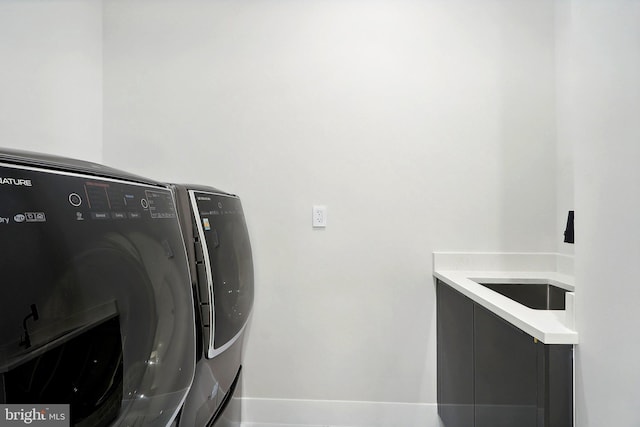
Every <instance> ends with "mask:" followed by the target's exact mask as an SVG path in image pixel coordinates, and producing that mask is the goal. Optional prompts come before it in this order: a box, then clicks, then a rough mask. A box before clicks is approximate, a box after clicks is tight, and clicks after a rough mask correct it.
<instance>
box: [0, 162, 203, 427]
mask: <svg viewBox="0 0 640 427" xmlns="http://www.w3.org/2000/svg"><path fill="white" fill-rule="evenodd" d="M0 235H1V236H2V238H1V239H0V253H1V254H2V256H0V277H1V281H2V287H1V288H0V403H3V404H20V405H24V408H25V410H27V409H28V408H29V409H30V408H34V409H36V410H38V411H40V410H44V409H42V408H44V407H45V406H46V405H50V404H69V405H70V409H71V411H70V415H71V420H70V421H71V425H74V426H87V427H100V426H108V425H116V426H143V425H144V426H147V425H148V426H166V425H170V424H171V423H172V422H173V421H174V420H175V417H176V415H177V412H178V411H179V409H180V407H181V406H182V404H183V402H184V399H185V397H186V395H187V392H188V389H189V387H190V385H191V382H192V379H193V374H194V370H195V366H194V360H195V328H194V305H193V294H192V288H191V279H190V277H189V270H188V263H187V259H186V251H185V247H184V241H183V240H182V235H181V230H180V226H179V222H178V219H177V214H176V208H175V203H174V199H173V195H172V193H171V191H170V190H169V189H168V188H166V187H165V186H163V185H161V184H159V183H156V182H153V181H151V180H148V179H145V178H141V177H137V176H133V175H129V174H127V173H125V172H121V171H117V170H113V169H110V168H107V167H104V166H101V165H97V164H93V163H87V162H80V161H73V160H68V159H63V158H57V157H51V156H43V155H36V154H33V153H21V152H13V151H7V150H4V151H0Z"/></svg>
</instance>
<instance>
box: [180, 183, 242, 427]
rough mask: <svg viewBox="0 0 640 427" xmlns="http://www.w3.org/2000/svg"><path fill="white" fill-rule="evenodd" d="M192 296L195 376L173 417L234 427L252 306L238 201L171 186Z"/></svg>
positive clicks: (194, 426)
mask: <svg viewBox="0 0 640 427" xmlns="http://www.w3.org/2000/svg"><path fill="white" fill-rule="evenodd" d="M171 188H172V190H173V191H174V194H175V198H176V201H177V205H178V215H179V217H180V222H181V225H182V231H183V234H184V239H185V242H186V247H187V254H188V258H189V265H190V268H191V277H192V278H193V288H194V294H195V295H196V331H197V334H198V337H197V340H196V342H197V350H196V358H197V360H196V373H195V377H194V381H193V386H192V387H191V390H190V392H189V395H188V396H187V399H186V402H185V404H184V407H183V409H182V411H181V413H180V416H179V425H180V426H185V427H201V426H216V427H227V426H238V425H240V402H241V401H240V399H239V396H241V390H240V388H241V384H242V380H241V375H242V349H243V344H244V338H245V337H244V335H245V331H246V328H247V323H248V320H249V316H250V314H251V310H252V307H253V298H254V281H253V259H252V253H251V244H250V242H249V234H248V231H247V225H246V221H245V217H244V212H243V209H242V204H241V202H240V199H239V198H238V197H237V196H235V195H233V194H229V193H227V192H224V191H221V190H218V189H216V188H212V187H206V186H197V185H171Z"/></svg>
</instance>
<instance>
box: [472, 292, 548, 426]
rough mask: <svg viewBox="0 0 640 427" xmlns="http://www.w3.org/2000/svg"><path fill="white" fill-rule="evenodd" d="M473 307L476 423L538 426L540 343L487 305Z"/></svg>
mask: <svg viewBox="0 0 640 427" xmlns="http://www.w3.org/2000/svg"><path fill="white" fill-rule="evenodd" d="M474 309H475V316H474V320H475V321H474V332H475V343H474V353H475V360H474V362H475V365H474V374H475V375H474V379H475V381H474V389H475V426H476V427H514V426H518V427H536V425H537V421H536V420H537V407H538V402H537V388H538V387H537V386H538V384H537V378H538V375H537V373H538V351H537V350H538V347H537V344H536V343H535V342H534V340H533V338H532V337H531V336H529V335H527V334H525V333H524V332H522V331H521V330H519V329H518V328H516V327H515V326H513V325H511V324H509V323H507V322H506V321H505V320H503V319H501V318H499V317H498V316H496V315H495V314H493V313H491V312H489V311H488V310H486V309H485V308H483V307H481V306H479V305H477V304H476V305H475V307H474ZM539 345H540V346H542V344H539Z"/></svg>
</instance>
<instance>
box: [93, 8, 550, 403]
mask: <svg viewBox="0 0 640 427" xmlns="http://www.w3.org/2000/svg"><path fill="white" fill-rule="evenodd" d="M104 34H105V37H104V93H105V103H104V138H105V139H104V140H105V157H104V158H105V162H106V163H108V164H111V165H113V166H117V167H121V168H125V169H130V170H132V171H135V172H138V173H140V174H146V175H150V176H152V177H154V178H158V179H166V180H174V181H193V182H198V183H207V184H212V185H215V186H219V187H220V188H223V189H227V190H230V191H234V192H237V193H238V194H240V195H241V197H242V198H243V201H244V205H245V209H246V211H247V217H248V221H249V226H250V232H251V237H252V242H253V248H254V253H255V264H256V286H257V290H256V306H255V311H254V316H253V324H252V327H251V336H250V341H249V346H248V354H247V359H246V366H245V368H246V371H245V374H246V377H245V394H246V395H248V396H250V397H255V398H282V399H318V400H325V399H336V400H355V401H381V402H424V403H435V401H436V386H435V384H436V382H435V316H434V311H435V301H434V297H435V296H434V289H433V282H432V278H431V274H432V270H431V261H430V255H431V252H432V251H433V250H468V251H474V250H479V251H481V250H491V251H494V250H505V251H515V250H524V251H554V250H556V248H557V245H558V242H559V240H560V239H561V236H557V232H556V229H557V221H558V220H557V216H558V214H557V210H558V209H557V207H556V205H557V204H556V187H555V184H556V157H557V156H556V146H555V142H554V137H555V122H554V114H555V111H554V105H555V83H554V82H555V57H554V37H555V34H554V2H553V1H551V0H548V1H533V0H531V1H528V0H527V1H525V0H521V1H513V0H501V1H492V0H484V1H477V2H476V1H462V0H459V1H425V2H416V1H411V0H405V1H382V0H373V1H359V0H339V1H338V0H328V1H312V2H311V1H306V2H301V1H294V0H261V1H257V0H255V1H251V0H247V1H242V2H238V1H230V0H229V1H217V2H200V1H191V2H184V1H162V2H158V1H138V2H126V1H109V2H105V4H104ZM314 203H322V204H326V205H327V206H328V223H329V224H328V228H327V229H326V230H324V231H314V230H312V229H311V206H312V204H314Z"/></svg>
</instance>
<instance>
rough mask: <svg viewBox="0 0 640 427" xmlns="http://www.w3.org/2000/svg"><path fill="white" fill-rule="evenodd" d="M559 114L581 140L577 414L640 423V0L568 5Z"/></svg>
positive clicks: (594, 424)
mask: <svg viewBox="0 0 640 427" xmlns="http://www.w3.org/2000/svg"><path fill="white" fill-rule="evenodd" d="M562 13H563V14H564V16H565V18H566V23H567V26H566V29H567V31H565V32H564V33H563V36H562V37H561V38H560V39H559V45H560V46H562V49H564V50H565V51H566V55H565V61H564V62H563V64H561V66H560V67H559V74H560V79H559V81H563V82H564V83H563V84H562V85H561V86H559V92H561V93H562V97H563V98H565V99H569V100H570V104H571V109H570V110H568V111H565V113H564V114H563V115H562V117H561V118H560V120H561V121H562V127H563V128H564V129H565V130H566V132H565V133H564V137H566V138H568V139H569V140H570V142H571V143H572V144H573V145H574V153H575V207H576V234H577V237H576V247H575V253H576V284H577V287H578V291H577V292H576V316H577V318H576V322H577V328H578V330H579V331H580V344H579V345H578V347H577V357H576V362H577V367H576V368H577V374H576V377H577V417H576V425H577V426H580V427H599V426H605V425H607V426H614V425H615V426H620V427H633V426H638V425H640V412H638V408H637V404H638V402H639V401H640V388H638V384H640V369H638V354H639V353H640V344H639V342H638V339H637V337H638V325H639V324H640V323H639V321H638V302H639V301H640V286H638V280H637V266H636V262H637V260H638V259H639V258H640V222H639V221H638V218H639V217H640V214H639V213H640V191H638V183H639V182H640V168H639V167H638V161H639V160H640V122H639V121H638V112H639V111H640V27H639V26H638V22H640V2H637V1H626V0H610V1H606V2H603V1H585V0H575V1H571V2H569V6H568V7H567V6H566V5H564V6H563V11H562Z"/></svg>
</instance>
